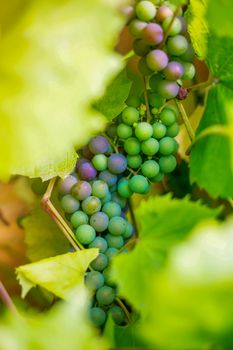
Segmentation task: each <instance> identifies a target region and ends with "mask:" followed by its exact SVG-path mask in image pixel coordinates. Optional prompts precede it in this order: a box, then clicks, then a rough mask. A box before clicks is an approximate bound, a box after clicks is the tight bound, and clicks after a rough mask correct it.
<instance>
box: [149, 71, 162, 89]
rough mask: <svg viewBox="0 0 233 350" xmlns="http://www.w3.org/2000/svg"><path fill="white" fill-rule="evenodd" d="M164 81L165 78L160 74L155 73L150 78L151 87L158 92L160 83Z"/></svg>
mask: <svg viewBox="0 0 233 350" xmlns="http://www.w3.org/2000/svg"><path fill="white" fill-rule="evenodd" d="M161 81H163V77H162V75H160V74H159V73H155V74H153V75H152V76H151V77H150V80H149V86H150V88H151V90H152V91H157V90H158V85H159V83H160V82H161Z"/></svg>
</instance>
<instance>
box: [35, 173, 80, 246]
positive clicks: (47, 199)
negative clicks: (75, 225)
mask: <svg viewBox="0 0 233 350" xmlns="http://www.w3.org/2000/svg"><path fill="white" fill-rule="evenodd" d="M56 181H57V178H56V177H54V178H52V179H51V180H50V182H49V185H48V187H47V190H46V192H45V194H44V195H43V197H42V199H41V207H42V209H43V210H45V211H46V212H47V213H48V214H49V215H50V217H51V218H52V219H53V221H54V222H55V223H56V224H57V225H58V226H59V227H60V229H61V230H62V232H63V233H64V235H65V236H66V238H67V239H68V241H69V242H70V244H71V245H72V247H73V248H74V249H75V250H77V251H78V250H82V249H84V247H83V246H82V245H81V244H80V243H79V242H77V241H76V239H75V236H74V234H73V231H72V230H71V228H70V227H69V226H68V225H67V223H66V222H65V220H64V219H63V217H62V216H61V215H60V213H59V212H58V210H57V209H56V208H55V207H54V205H53V203H52V202H51V195H52V191H53V188H54V185H55V183H56Z"/></svg>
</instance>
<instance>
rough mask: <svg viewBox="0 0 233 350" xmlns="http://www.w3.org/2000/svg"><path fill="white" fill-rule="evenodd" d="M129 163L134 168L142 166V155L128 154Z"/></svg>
mask: <svg viewBox="0 0 233 350" xmlns="http://www.w3.org/2000/svg"><path fill="white" fill-rule="evenodd" d="M127 163H128V166H129V167H130V168H132V169H137V168H139V167H140V165H141V164H142V157H141V156H140V155H139V154H137V155H135V156H129V155H128V156H127Z"/></svg>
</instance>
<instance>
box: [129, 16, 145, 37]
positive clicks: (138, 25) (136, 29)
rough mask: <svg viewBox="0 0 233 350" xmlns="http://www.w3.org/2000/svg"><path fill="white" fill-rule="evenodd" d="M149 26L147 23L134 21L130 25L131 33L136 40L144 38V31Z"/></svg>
mask: <svg viewBox="0 0 233 350" xmlns="http://www.w3.org/2000/svg"><path fill="white" fill-rule="evenodd" d="M146 26H147V23H146V22H143V21H140V20H138V19H134V20H132V21H131V22H130V24H129V32H130V33H131V34H132V35H133V36H134V37H135V38H141V37H142V31H143V29H144V28H145V27H146Z"/></svg>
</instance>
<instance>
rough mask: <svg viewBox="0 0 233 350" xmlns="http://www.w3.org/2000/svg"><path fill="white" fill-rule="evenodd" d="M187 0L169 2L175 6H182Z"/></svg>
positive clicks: (171, 0)
mask: <svg viewBox="0 0 233 350" xmlns="http://www.w3.org/2000/svg"><path fill="white" fill-rule="evenodd" d="M187 2H188V1H187V0H170V3H171V4H174V5H176V6H183V5H186V4H187Z"/></svg>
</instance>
